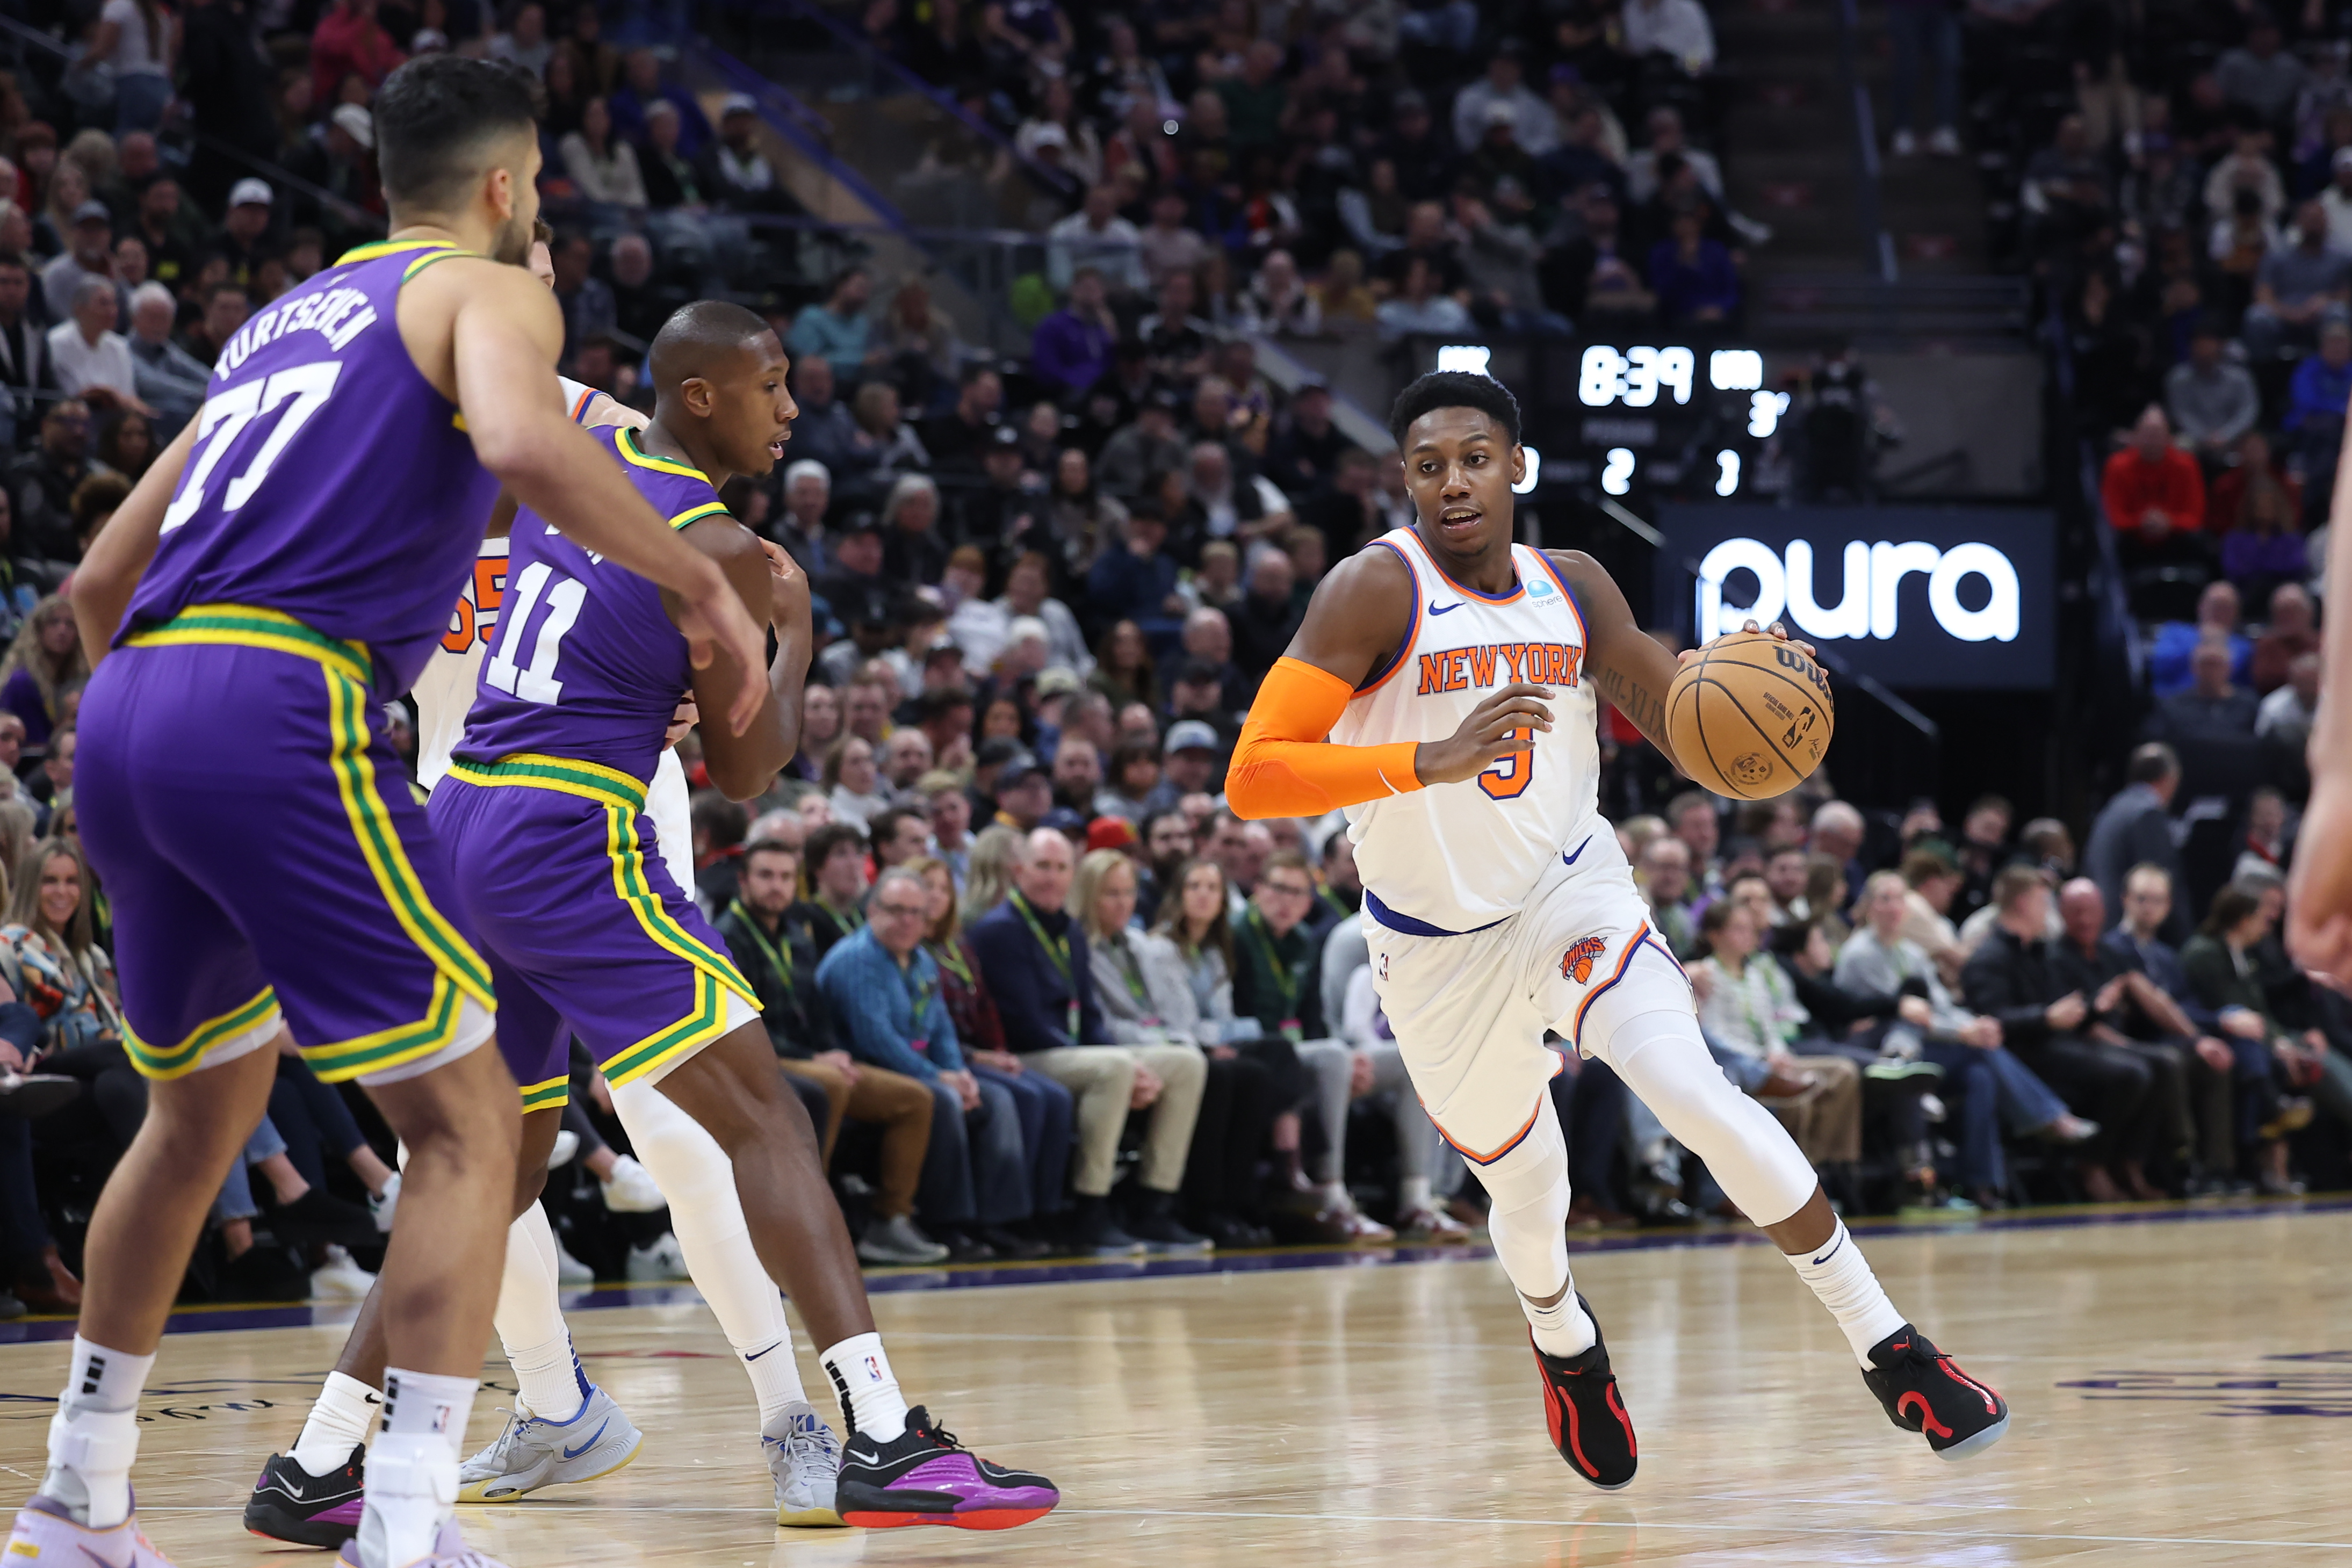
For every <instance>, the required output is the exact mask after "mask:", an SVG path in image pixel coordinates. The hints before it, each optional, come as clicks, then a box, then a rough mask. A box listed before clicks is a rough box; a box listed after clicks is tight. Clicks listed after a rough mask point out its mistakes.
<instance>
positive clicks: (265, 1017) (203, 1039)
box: [122, 986, 278, 1080]
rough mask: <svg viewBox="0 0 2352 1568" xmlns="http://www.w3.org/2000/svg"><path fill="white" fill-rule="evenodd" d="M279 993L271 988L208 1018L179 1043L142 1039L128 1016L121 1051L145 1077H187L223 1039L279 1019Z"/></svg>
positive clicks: (265, 987)
mask: <svg viewBox="0 0 2352 1568" xmlns="http://www.w3.org/2000/svg"><path fill="white" fill-rule="evenodd" d="M277 1012H278V993H277V992H276V991H274V990H272V989H271V988H269V987H268V986H264V987H262V988H261V993H260V995H258V996H257V997H255V998H253V999H252V1000H251V1001H249V1002H247V1003H245V1004H244V1005H243V1006H242V1007H235V1008H231V1009H229V1010H228V1011H226V1012H225V1013H222V1014H221V1015H219V1016H218V1017H217V1018H209V1019H205V1021H204V1022H202V1023H200V1024H198V1025H197V1026H196V1027H195V1028H194V1029H192V1030H189V1031H188V1034H187V1038H185V1039H184V1040H181V1041H180V1043H179V1044H177V1045H173V1046H168V1047H158V1046H154V1045H151V1044H149V1043H148V1042H147V1041H145V1040H142V1039H140V1038H139V1033H138V1031H137V1030H134V1029H132V1028H131V1021H130V1019H127V1018H126V1019H124V1020H123V1024H122V1053H123V1054H124V1055H125V1056H127V1057H129V1058H130V1059H131V1066H132V1067H133V1068H134V1069H136V1070H137V1071H138V1073H139V1075H140V1076H141V1077H142V1078H152V1079H157V1080H163V1079H170V1078H184V1077H186V1076H187V1075H188V1074H189V1073H191V1072H194V1071H196V1070H197V1069H198V1068H200V1067H202V1066H204V1065H205V1053H206V1052H208V1051H211V1050H212V1049H213V1048H214V1047H215V1046H216V1045H219V1044H220V1043H222V1042H223V1041H224V1040H234V1039H236V1037H237V1036H239V1035H242V1034H247V1033H250V1032H251V1031H253V1030H257V1029H259V1028H260V1027H261V1026H262V1025H264V1024H266V1023H271V1022H274V1021H275V1020H276V1015H277Z"/></svg>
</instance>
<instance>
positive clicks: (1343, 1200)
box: [1315, 1181, 1356, 1209]
mask: <svg viewBox="0 0 2352 1568" xmlns="http://www.w3.org/2000/svg"><path fill="white" fill-rule="evenodd" d="M1315 1196H1316V1197H1319V1198H1321V1199H1322V1200H1323V1207H1325V1208H1339V1209H1348V1208H1353V1207H1356V1200H1355V1199H1354V1198H1353V1197H1349V1194H1348V1184H1347V1183H1346V1182H1343V1181H1327V1182H1320V1183H1318V1184H1317V1186H1316V1188H1315Z"/></svg>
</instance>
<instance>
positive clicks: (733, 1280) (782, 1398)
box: [613, 1083, 829, 1427]
mask: <svg viewBox="0 0 2352 1568" xmlns="http://www.w3.org/2000/svg"><path fill="white" fill-rule="evenodd" d="M613 1111H614V1114H615V1115H617V1116H619V1117H620V1119H621V1125H622V1126H624V1127H625V1128H627V1129H628V1133H629V1142H630V1143H632V1144H634V1145H636V1151H637V1159H638V1160H639V1161H640V1162H641V1163H642V1164H643V1165H644V1166H645V1167H646V1169H647V1170H648V1171H651V1172H652V1173H653V1177H654V1181H655V1183H656V1185H658V1186H660V1187H661V1189H662V1195H663V1196H664V1197H667V1198H668V1199H669V1223H670V1230H671V1232H672V1233H673V1234H674V1235H676V1236H677V1248H678V1250H679V1252H681V1253H683V1254H684V1255H685V1258H686V1269H687V1272H688V1274H690V1275H692V1276H693V1278H694V1284H695V1288H696V1289H697V1290H698V1291H701V1292H702V1299H703V1300H704V1301H708V1302H709V1303H710V1312H711V1315H712V1316H714V1317H716V1318H717V1319H718V1320H719V1331H720V1332H721V1333H724V1334H726V1336H727V1343H729V1344H730V1345H732V1346H734V1347H735V1359H736V1361H737V1362H738V1363H739V1364H740V1365H741V1366H742V1368H743V1372H744V1375H746V1376H748V1377H749V1378H750V1379H751V1389H752V1393H753V1394H754V1396H756V1397H757V1398H758V1400H759V1403H760V1424H761V1427H766V1426H767V1425H768V1424H769V1422H771V1421H772V1420H773V1419H774V1418H775V1417H776V1416H777V1415H778V1414H779V1413H780V1412H781V1411H782V1409H783V1407H784V1406H787V1405H790V1404H793V1402H795V1401H797V1400H802V1399H805V1398H806V1397H807V1394H806V1393H805V1391H804V1390H803V1388H802V1386H801V1374H800V1367H799V1365H798V1364H797V1363H795V1362H794V1360H793V1333H792V1324H791V1323H790V1322H789V1321H788V1320H787V1319H786V1318H785V1316H784V1301H783V1297H782V1294H781V1293H780V1292H779V1291H777V1289H776V1282H775V1281H773V1280H771V1279H770V1278H768V1271H767V1270H766V1268H765V1267H764V1266H762V1265H761V1262H760V1255H759V1253H758V1251H757V1250H756V1249H753V1247H752V1245H751V1227H750V1226H749V1225H747V1224H746V1223H745V1222H744V1218H743V1204H742V1200H741V1198H740V1197H738V1196H737V1194H736V1191H735V1166H734V1163H733V1162H732V1161H730V1160H729V1159H728V1157H727V1151H726V1150H724V1149H722V1148H720V1147H719V1140H718V1139H716V1138H714V1137H712V1136H711V1135H710V1134H709V1133H708V1132H706V1131H704V1130H703V1126H702V1124H701V1123H699V1122H698V1121H696V1120H695V1119H694V1118H693V1117H692V1116H690V1115H688V1113H686V1112H685V1111H683V1110H681V1109H679V1108H678V1105H677V1102H676V1101H674V1100H672V1099H670V1097H669V1096H668V1095H667V1094H664V1093H663V1092H661V1091H660V1090H659V1089H658V1088H656V1087H655V1086H654V1085H652V1084H650V1083H630V1084H625V1085H624V1086H622V1087H621V1088H618V1089H615V1090H614V1091H613ZM828 1201H829V1200H828Z"/></svg>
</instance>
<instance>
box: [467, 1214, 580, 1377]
mask: <svg viewBox="0 0 2352 1568" xmlns="http://www.w3.org/2000/svg"><path fill="white" fill-rule="evenodd" d="M557 1283H558V1281H557V1279H556V1273H555V1230H554V1228H553V1227H552V1226H551V1225H549V1224H548V1222H547V1210H545V1209H544V1208H541V1207H540V1206H539V1205H537V1204H535V1203H534V1204H532V1205H531V1206H530V1207H529V1208H527V1209H525V1210H524V1211H523V1214H522V1218H520V1219H517V1220H516V1221H515V1222H514V1224H512V1225H511V1226H509V1227H508V1228H507V1261H506V1270H505V1272H504V1273H503V1274H501V1275H500V1276H499V1304H498V1309H497V1311H496V1312H494V1313H493V1314H492V1316H491V1322H494V1323H495V1324H496V1325H497V1326H498V1331H499V1343H500V1344H501V1345H503V1346H505V1347H506V1353H507V1363H508V1364H509V1365H510V1366H512V1367H513V1368H514V1372H515V1381H516V1382H517V1383H519V1384H520V1385H522V1402H523V1404H524V1405H525V1406H528V1407H529V1408H530V1413H531V1414H532V1415H534V1416H540V1417H541V1418H542V1419H545V1420H549V1421H569V1420H571V1419H572V1417H573V1416H577V1415H579V1414H580V1411H581V1409H582V1407H583V1406H585V1405H586V1404H587V1403H588V1375H587V1374H586V1373H584V1372H583V1371H581V1369H580V1358H579V1356H578V1355H577V1354H574V1352H573V1350H572V1331H571V1329H570V1328H568V1327H566V1326H565V1324H564V1322H563V1304H562V1301H561V1300H559V1299H558V1297H557V1295H556V1287H557Z"/></svg>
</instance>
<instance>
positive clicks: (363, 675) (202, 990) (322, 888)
mask: <svg viewBox="0 0 2352 1568" xmlns="http://www.w3.org/2000/svg"><path fill="white" fill-rule="evenodd" d="M458 254H462V253H460V252H457V251H456V250H455V249H454V248H453V247H451V246H444V245H436V244H419V243H412V242H398V243H392V242H387V243H385V244H381V245H373V246H362V247H360V248H359V249H358V250H355V251H353V252H352V253H351V254H350V255H348V256H345V257H344V258H343V259H342V260H341V261H340V262H338V263H337V264H336V265H335V266H334V267H331V268H329V269H328V270H327V271H325V272H323V273H321V274H320V275H319V276H318V277H315V278H312V279H311V280H310V282H308V283H306V284H304V285H303V286H302V287H299V288H297V289H295V290H293V291H292V292H290V293H289V294H288V295H286V296H285V297H283V298H280V299H279V300H278V302H277V303H276V304H274V305H272V306H271V307H270V308H268V309H267V310H265V311H263V312H262V313H261V314H259V315H257V316H256V317H255V318H254V319H252V320H251V321H249V322H247V324H246V326H245V327H244V328H243V329H241V330H240V331H239V332H238V333H237V334H236V336H235V337H234V338H232V339H231V340H229V341H228V342H227V343H226V345H224V347H223V349H222V351H221V355H220V361H219V363H218V365H217V366H216V367H215V371H214V373H213V381H212V384H211V386H210V387H209V388H208V389H207V392H206V395H205V405H204V409H203V412H202V413H200V414H199V415H198V416H197V421H196V441H195V444H194V447H193V448H192V449H191V451H190V453H189V457H188V463H187V466H186V468H185V469H184V472H183V473H182V475H181V476H180V485H179V489H178V491H177V493H176V494H175V496H174V497H173V501H172V504H171V506H170V507H169V509H168V510H167V511H166V512H165V513H164V517H163V534H162V538H161V540H160V542H159V543H158V545H157V547H156V553H155V559H154V562H153V564H152V565H151V566H150V567H149V568H148V570H147V573H146V575H145V577H144V579H143V580H142V581H141V583H140V586H139V589H138V591H137V593H136V594H135V595H134V596H133V597H132V600H131V610H130V613H129V614H128V615H127V616H126V617H125V620H124V623H123V626H122V628H121V632H119V633H118V634H117V647H116V651H115V652H114V653H113V654H112V655H110V657H109V658H108V659H107V660H106V661H105V663H104V664H100V666H99V669H98V673H97V674H96V675H95V676H94V677H93V678H92V680H91V682H90V684H89V691H88V693H87V694H86V695H85V697H84V700H83V703H82V709H81V723H80V730H81V747H82V750H81V758H80V766H79V779H78V780H77V782H78V783H79V786H80V789H79V794H78V796H77V803H78V804H79V807H80V819H81V828H82V834H83V839H84V841H85V842H86V843H87V845H88V846H89V853H90V859H91V861H92V862H93V863H94V864H95V866H96V867H97V869H98V871H99V873H100V875H101V876H102V877H103V878H104V879H105V883H106V887H107V891H108V893H109V894H110V896H111V898H112V900H113V903H114V906H115V928H116V932H117V936H118V952H117V962H118V967H119V969H120V970H121V980H122V988H123V1000H124V1011H125V1013H126V1015H127V1017H128V1020H129V1023H130V1033H131V1037H132V1038H131V1040H129V1041H127V1042H126V1049H128V1051H130V1053H131V1060H132V1062H133V1064H134V1065H135V1066H137V1067H138V1068H139V1069H140V1070H141V1071H143V1072H146V1073H149V1074H150V1075H151V1076H156V1077H173V1076H176V1075H178V1074H180V1073H183V1072H188V1071H194V1070H195V1069H196V1068H199V1067H201V1066H203V1065H205V1061H206V1059H207V1056H208V1054H209V1053H212V1052H213V1051H215V1048H219V1050H221V1051H223V1052H224V1053H226V1052H233V1051H241V1050H244V1049H247V1048H249V1047H250V1046H251V1044H252V1042H253V1040H254V1037H255V1033H256V1031H257V1030H260V1029H262V1028H263V1027H264V1026H267V1025H269V1024H271V1023H272V1022H274V1020H276V1019H278V1017H279V1016H280V1015H281V1014H282V1016H283V1018H284V1019H285V1021H286V1023H287V1024H288V1026H289V1028H290V1029H291V1030H292V1032H293V1035H294V1039H295V1043H296V1044H298V1045H299V1046H300V1047H301V1048H302V1049H303V1052H304V1054H305V1055H306V1056H307V1057H308V1058H309V1059H310V1061H311V1063H312V1065H313V1066H314V1067H315V1068H316V1069H317V1071H318V1072H319V1075H320V1077H322V1078H327V1079H331V1080H332V1079H344V1078H356V1077H360V1076H362V1075H367V1074H376V1073H383V1072H389V1071H394V1070H395V1069H399V1068H403V1067H407V1066H410V1065H411V1064H413V1063H415V1062H418V1061H424V1060H425V1059H427V1058H430V1057H432V1056H434V1055H435V1054H436V1053H437V1052H439V1051H444V1050H447V1049H450V1048H453V1047H460V1046H462V1045H463V1043H464V1040H462V1039H461V1036H462V1035H465V1034H467V1033H468V1032H469V1031H470V1032H473V1033H478V1032H479V1031H480V1030H483V1029H484V1028H486V1027H487V1025H486V1017H487V1013H488V1009H489V1007H490V979H489V971H488V966H487V965H485V964H484V962H483V960H482V958H481V956H479V955H478V954H477V953H476V952H475V951H474V949H473V947H472V946H471V945H470V943H469V941H468V939H467V936H466V935H465V933H464V932H463V931H462V930H461V929H460V928H459V927H458V926H457V925H456V924H455V923H454V922H453V920H452V918H451V916H450V915H449V913H448V911H449V909H450V902H449V899H448V896H447V881H448V878H447V875H446V869H445V867H444V864H443V862H442V860H441V857H440V852H439V850H438V848H437V846H436V845H435V843H434V842H433V840H432V838H431V835H430V833H429V832H428V831H426V828H425V817H424V811H423V810H422V809H421V808H420V807H419V806H418V805H417V804H416V802H415V800H414V799H413V798H412V797H411V795H410V793H409V789H408V783H407V779H406V778H405V777H404V774H403V773H402V771H401V768H400V764H399V761H398V759H397V758H395V757H394V755H393V752H392V749H391V747H390V746H389V744H388V743H387V741H386V739H385V737H384V734H383V727H382V724H381V721H380V720H379V719H378V718H377V717H376V713H377V707H378V704H379V703H380V702H381V701H382V699H383V698H384V697H385V696H389V695H396V694H398V693H399V692H402V691H404V690H406V689H407V686H408V684H409V682H410V681H411V680H413V679H414V678H415V674H416V672H417V670H418V669H419V668H420V667H421V666H422V665H423V664H424V661H425V657H426V655H427V653H428V652H429V650H430V649H431V648H432V646H433V644H434V643H435V641H436V639H437V638H438V637H439V635H440V633H441V628H442V624H443V622H445V621H446V618H447V616H448V611H449V602H450V601H451V600H452V599H453V598H454V597H456V595H457V591H458V590H459V588H460V587H461V586H462V585H463V583H464V580H465V578H466V575H467V571H468V570H470V568H471V565H472V561H473V556H474V551H475V549H476V548H477V546H478V543H479V541H480V538H481V533H482V526H483V523H484V521H485V519H486V518H487V517H488V511H489V506H490V501H491V498H492V497H493V495H494V494H495V492H496V489H497V485H496V482H495V481H494V480H493V479H492V478H491V477H490V476H489V475H488V473H487V472H485V471H484V469H483V468H482V466H481V465H480V464H479V463H478V462H477V461H476V459H475V457H474V453H473V447H472V444H471V443H470V442H469V441H468V439H467V436H466V434H465V432H464V431H463V430H462V429H460V428H459V427H458V426H457V409H456V408H455V407H454V406H453V405H452V404H451V403H450V402H449V400H448V399H446V398H445V397H443V396H442V395H441V394H440V393H439V392H436V391H435V390H434V389H433V387H432V386H431V385H430V384H429V383H427V382H425V378H424V377H423V376H422V375H421V374H419V373H418V371H417V370H416V367H415V362H414V361H411V360H410V358H409V355H408V350H407V348H406V347H405V345H404V344H403V343H402V342H401V339H400V328H399V325H398V322H397V320H396V319H395V318H396V314H397V305H398V301H399V295H400V289H401V287H402V285H403V284H404V282H405V281H406V280H407V279H408V278H410V277H414V276H415V275H416V273H418V272H419V271H421V270H423V269H424V268H425V267H430V266H432V265H434V264H435V263H436V262H437V261H442V260H446V259H447V258H448V257H450V256H453V255H458ZM468 1000H470V1001H471V1002H472V1003H474V1004H476V1005H475V1007H474V1009H473V1017H472V1019H470V1020H468V1019H467V1016H466V1014H467V1008H466V1005H465V1004H466V1003H467V1001H468Z"/></svg>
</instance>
